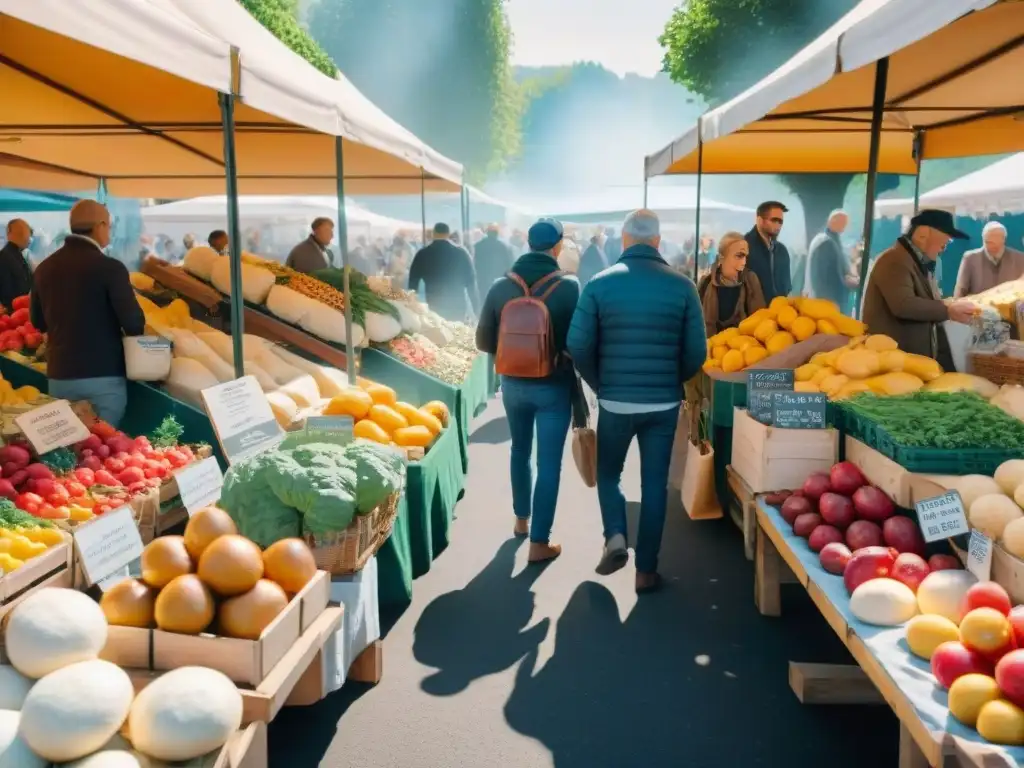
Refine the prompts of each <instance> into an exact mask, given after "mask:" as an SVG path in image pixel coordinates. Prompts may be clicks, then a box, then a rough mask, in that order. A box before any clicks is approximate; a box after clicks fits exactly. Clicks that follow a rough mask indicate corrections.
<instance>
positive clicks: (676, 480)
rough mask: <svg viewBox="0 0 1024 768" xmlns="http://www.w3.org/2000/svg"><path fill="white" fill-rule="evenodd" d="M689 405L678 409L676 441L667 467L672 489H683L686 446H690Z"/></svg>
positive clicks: (686, 404)
mask: <svg viewBox="0 0 1024 768" xmlns="http://www.w3.org/2000/svg"><path fill="white" fill-rule="evenodd" d="M690 421H691V419H690V404H689V403H684V404H683V407H682V408H680V409H679V420H678V421H677V422H676V439H675V440H674V441H673V442H672V459H671V460H670V462H669V465H668V484H669V486H670V487H672V488H682V487H683V475H684V473H685V471H686V446H688V445H689V444H690Z"/></svg>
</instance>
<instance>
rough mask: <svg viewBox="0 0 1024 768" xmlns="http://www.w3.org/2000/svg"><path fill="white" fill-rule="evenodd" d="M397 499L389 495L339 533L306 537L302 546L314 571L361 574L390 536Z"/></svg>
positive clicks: (394, 495) (396, 493) (396, 513)
mask: <svg viewBox="0 0 1024 768" xmlns="http://www.w3.org/2000/svg"><path fill="white" fill-rule="evenodd" d="M401 495H402V494H401V492H400V491H399V492H395V493H393V494H391V495H390V496H388V498H387V499H386V500H385V501H384V502H383V503H382V504H379V505H378V506H377V507H375V508H374V509H373V510H372V511H371V512H369V513H368V514H365V515H360V516H357V517H356V518H355V519H354V520H353V521H352V523H351V524H350V525H349V527H348V528H346V529H345V530H344V531H341V532H340V533H334V534H328V535H325V536H312V535H309V534H307V535H306V543H307V544H309V547H310V549H312V550H313V557H314V558H315V559H316V567H317V568H319V569H321V570H323V571H327V572H328V573H330V574H331V575H332V576H347V575H348V574H351V573H357V572H359V571H361V570H362V569H363V566H364V565H366V563H367V562H368V561H369V559H370V558H371V557H373V556H374V555H375V554H377V550H378V549H380V548H381V547H382V546H383V545H384V542H385V541H387V540H388V537H389V536H390V535H391V529H392V528H393V527H394V525H395V518H396V517H397V516H398V500H399V498H400V497H401Z"/></svg>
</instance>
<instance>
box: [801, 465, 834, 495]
mask: <svg viewBox="0 0 1024 768" xmlns="http://www.w3.org/2000/svg"><path fill="white" fill-rule="evenodd" d="M801 490H802V491H803V492H804V494H803V495H804V496H807V497H808V498H811V499H814V500H815V501H817V500H818V499H820V498H821V495H822V494H823V493H828V492H829V491H831V490H832V484H831V481H830V480H829V477H828V475H827V474H825V473H824V472H815V473H814V474H813V475H811V476H810V477H808V478H807V479H806V480H804V487H803V488H802V489H801Z"/></svg>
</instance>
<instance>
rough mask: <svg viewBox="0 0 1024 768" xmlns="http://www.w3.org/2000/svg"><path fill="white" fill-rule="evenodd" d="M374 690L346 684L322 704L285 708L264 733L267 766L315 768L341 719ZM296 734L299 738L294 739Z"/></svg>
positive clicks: (362, 684) (371, 687) (362, 685)
mask: <svg viewBox="0 0 1024 768" xmlns="http://www.w3.org/2000/svg"><path fill="white" fill-rule="evenodd" d="M372 690H373V686H372V685H369V684H367V683H346V684H345V685H344V686H343V687H342V689H341V690H340V691H335V692H334V693H332V694H330V695H329V696H328V697H327V698H326V699H324V700H323V701H319V702H317V703H316V704H313V705H311V706H308V707H285V708H284V709H282V710H281V711H280V712H279V713H278V715H277V717H275V718H274V720H273V722H272V723H271V724H270V727H269V729H268V731H267V738H268V761H267V765H275V766H277V765H282V766H283V765H287V766H288V768H317V766H319V765H321V763H322V762H323V759H324V755H326V754H327V750H328V748H329V747H330V746H331V741H332V740H333V739H334V737H335V736H336V735H337V731H338V728H340V727H343V726H342V725H341V723H340V721H341V719H342V718H343V717H344V716H345V713H346V712H347V711H348V709H349V707H351V706H352V705H353V704H354V703H355V702H356V701H358V700H359V698H360V697H361V696H362V695H363V694H364V693H367V692H368V691H372ZM296 734H302V736H301V738H296Z"/></svg>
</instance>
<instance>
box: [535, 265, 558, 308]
mask: <svg viewBox="0 0 1024 768" xmlns="http://www.w3.org/2000/svg"><path fill="white" fill-rule="evenodd" d="M564 274H565V272H563V271H562V270H560V269H556V270H555V271H554V272H549V273H548V274H546V275H544V277H542V278H541V279H540V280H538V281H537V282H535V283H534V284H533V287H532V289H531V290H532V291H534V294H533V295H534V296H537V298H538V299H540V300H541V301H544V300H545V299H546V298H547V297H548V296H550V295H551V292H552V291H553V290H555V288H557V287H558V278H560V277H561V276H562V275H564ZM545 283H551V285H549V286H548V288H547V290H546V291H544V293H542V294H540V295H539V296H538V295H537V294H536V291H538V290H540V288H541V286H542V285H544V284H545Z"/></svg>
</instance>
